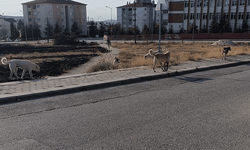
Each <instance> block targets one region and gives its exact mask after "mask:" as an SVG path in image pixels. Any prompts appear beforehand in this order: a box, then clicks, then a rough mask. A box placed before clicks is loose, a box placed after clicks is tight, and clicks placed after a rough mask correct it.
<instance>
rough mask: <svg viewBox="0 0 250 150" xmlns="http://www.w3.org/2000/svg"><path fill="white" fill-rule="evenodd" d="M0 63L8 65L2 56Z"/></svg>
mask: <svg viewBox="0 0 250 150" xmlns="http://www.w3.org/2000/svg"><path fill="white" fill-rule="evenodd" d="M1 63H2V64H4V65H8V64H9V62H8V60H7V58H5V57H3V58H2V59H1Z"/></svg>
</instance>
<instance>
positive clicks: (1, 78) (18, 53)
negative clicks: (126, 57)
mask: <svg viewBox="0 0 250 150" xmlns="http://www.w3.org/2000/svg"><path fill="white" fill-rule="evenodd" d="M108 52H109V50H107V49H105V48H102V47H100V46H99V45H98V44H97V43H88V44H84V45H77V46H54V45H51V44H47V45H46V44H44V45H42V44H34V45H26V44H0V58H3V57H6V58H7V59H8V60H12V59H26V60H30V61H32V62H34V63H36V64H38V65H39V66H40V73H37V72H35V71H33V76H34V78H36V79H39V78H45V77H48V76H60V75H62V74H64V73H67V72H68V71H69V70H70V69H72V68H75V67H78V66H79V65H82V64H84V63H86V62H88V61H89V60H90V59H91V58H93V57H96V56H99V55H100V54H102V53H108ZM21 73H22V70H21V69H18V76H19V77H20V76H21ZM24 79H25V80H29V79H30V77H29V75H28V73H26V75H25V77H24ZM9 81H12V80H10V70H9V67H8V66H5V65H2V64H1V65H0V83H1V82H9Z"/></svg>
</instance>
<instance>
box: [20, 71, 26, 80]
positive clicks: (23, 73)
mask: <svg viewBox="0 0 250 150" xmlns="http://www.w3.org/2000/svg"><path fill="white" fill-rule="evenodd" d="M25 73H26V70H25V69H23V72H22V76H21V79H23V77H24V75H25Z"/></svg>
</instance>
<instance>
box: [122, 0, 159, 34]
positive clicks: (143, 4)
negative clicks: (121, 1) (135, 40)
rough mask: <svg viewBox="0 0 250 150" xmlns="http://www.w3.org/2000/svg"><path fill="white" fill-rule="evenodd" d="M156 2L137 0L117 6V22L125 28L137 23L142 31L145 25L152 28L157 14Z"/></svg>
mask: <svg viewBox="0 0 250 150" xmlns="http://www.w3.org/2000/svg"><path fill="white" fill-rule="evenodd" d="M155 6H156V5H155V4H154V1H152V2H151V0H136V1H135V3H130V2H127V5H124V6H120V7H117V22H118V23H120V24H121V25H122V26H123V28H124V29H128V28H131V27H134V25H136V26H137V27H138V28H139V29H140V30H141V31H142V29H143V27H144V25H147V27H148V28H150V29H152V27H153V22H154V18H155V17H154V15H155Z"/></svg>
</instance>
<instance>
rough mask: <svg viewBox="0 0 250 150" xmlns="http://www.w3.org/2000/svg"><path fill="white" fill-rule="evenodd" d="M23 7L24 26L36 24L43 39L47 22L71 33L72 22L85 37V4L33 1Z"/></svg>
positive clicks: (55, 0) (63, 0) (63, 1)
mask: <svg viewBox="0 0 250 150" xmlns="http://www.w3.org/2000/svg"><path fill="white" fill-rule="evenodd" d="M22 5H23V16H24V23H25V24H31V25H33V24H35V23H37V24H38V26H39V28H40V30H41V31H42V37H45V35H44V32H43V31H44V30H45V27H46V24H47V21H49V23H50V24H51V25H53V26H54V25H55V24H56V23H58V24H59V26H60V27H61V28H62V29H63V30H65V29H66V30H67V31H68V32H69V33H71V26H72V24H73V23H74V22H76V23H77V25H78V27H79V28H80V29H81V30H82V35H87V17H86V16H87V14H86V6H87V5H86V4H83V3H79V2H75V1H72V0H34V1H31V2H27V3H22Z"/></svg>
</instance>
